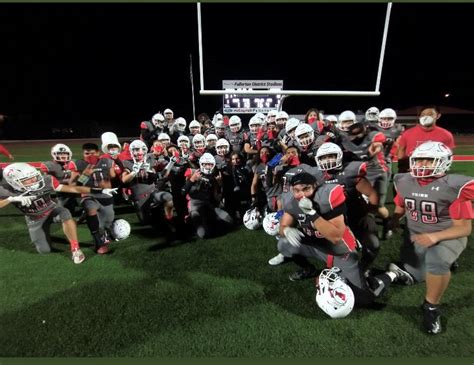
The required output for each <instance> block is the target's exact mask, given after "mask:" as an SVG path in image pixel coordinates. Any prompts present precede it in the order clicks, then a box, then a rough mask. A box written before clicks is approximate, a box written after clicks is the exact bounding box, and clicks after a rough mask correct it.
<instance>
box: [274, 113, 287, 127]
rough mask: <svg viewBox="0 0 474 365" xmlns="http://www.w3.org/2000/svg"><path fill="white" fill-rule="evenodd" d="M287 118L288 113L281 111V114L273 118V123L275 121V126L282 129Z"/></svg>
mask: <svg viewBox="0 0 474 365" xmlns="http://www.w3.org/2000/svg"><path fill="white" fill-rule="evenodd" d="M288 118H289V116H288V113H287V112H284V111H281V112H278V113H277V114H276V116H275V121H276V124H277V125H278V126H279V127H281V128H283V127H284V126H285V124H286V121H287V120H288Z"/></svg>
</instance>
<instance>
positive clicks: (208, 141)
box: [206, 133, 218, 148]
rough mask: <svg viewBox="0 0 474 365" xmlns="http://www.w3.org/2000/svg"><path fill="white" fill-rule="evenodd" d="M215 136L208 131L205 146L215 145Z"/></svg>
mask: <svg viewBox="0 0 474 365" xmlns="http://www.w3.org/2000/svg"><path fill="white" fill-rule="evenodd" d="M217 139H218V138H217V136H216V135H215V134H214V133H209V134H208V135H207V137H206V147H207V148H212V147H215V146H216V142H217Z"/></svg>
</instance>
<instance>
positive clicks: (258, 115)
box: [254, 112, 265, 123]
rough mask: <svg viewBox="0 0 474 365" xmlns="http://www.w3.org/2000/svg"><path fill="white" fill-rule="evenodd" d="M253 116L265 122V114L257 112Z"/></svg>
mask: <svg viewBox="0 0 474 365" xmlns="http://www.w3.org/2000/svg"><path fill="white" fill-rule="evenodd" d="M254 117H257V118H260V119H261V120H262V122H263V123H265V114H263V113H261V112H258V113H256V114H255V115H254Z"/></svg>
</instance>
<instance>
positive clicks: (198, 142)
mask: <svg viewBox="0 0 474 365" xmlns="http://www.w3.org/2000/svg"><path fill="white" fill-rule="evenodd" d="M193 147H194V149H195V150H197V151H203V150H204V149H205V148H206V138H205V137H204V136H203V135H202V134H196V135H195V136H194V138H193Z"/></svg>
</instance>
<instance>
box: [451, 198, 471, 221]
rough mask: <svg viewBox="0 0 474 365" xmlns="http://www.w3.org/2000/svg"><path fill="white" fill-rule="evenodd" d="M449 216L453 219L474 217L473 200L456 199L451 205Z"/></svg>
mask: <svg viewBox="0 0 474 365" xmlns="http://www.w3.org/2000/svg"><path fill="white" fill-rule="evenodd" d="M449 216H450V217H451V219H474V212H473V210H472V203H471V201H469V200H464V201H461V200H460V199H456V200H455V201H454V202H452V203H451V205H450V206H449Z"/></svg>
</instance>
